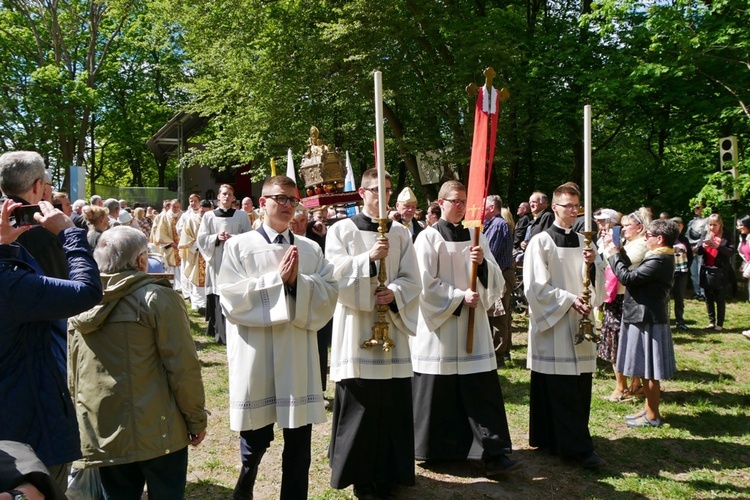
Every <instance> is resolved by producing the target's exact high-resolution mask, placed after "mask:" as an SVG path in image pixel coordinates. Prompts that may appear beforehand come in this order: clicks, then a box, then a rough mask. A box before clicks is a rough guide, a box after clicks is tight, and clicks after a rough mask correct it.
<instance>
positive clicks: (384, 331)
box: [362, 219, 396, 352]
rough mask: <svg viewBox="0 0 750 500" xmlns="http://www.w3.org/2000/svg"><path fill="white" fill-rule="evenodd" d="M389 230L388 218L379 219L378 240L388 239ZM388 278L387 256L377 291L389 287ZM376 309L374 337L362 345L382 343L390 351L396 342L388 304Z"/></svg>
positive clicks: (373, 328)
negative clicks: (390, 329) (389, 329)
mask: <svg viewBox="0 0 750 500" xmlns="http://www.w3.org/2000/svg"><path fill="white" fill-rule="evenodd" d="M387 230H388V219H378V232H379V233H380V236H378V241H383V240H387V239H388V238H387V237H386V236H385V233H386V231H387ZM386 279H387V276H386V273H385V258H383V259H380V269H378V287H377V288H376V289H375V291H376V292H381V291H383V290H387V287H386V286H385V281H386ZM375 311H376V312H377V313H378V319H377V320H376V321H375V324H374V325H372V337H370V338H369V339H367V340H365V341H364V343H363V344H362V347H364V348H365V349H369V348H370V347H375V346H379V345H382V346H383V351H385V352H388V351H390V350H391V349H393V348H394V347H396V343H395V342H394V341H393V340H392V339H391V338H390V337H388V320H387V319H386V315H387V314H388V304H378V305H377V306H375Z"/></svg>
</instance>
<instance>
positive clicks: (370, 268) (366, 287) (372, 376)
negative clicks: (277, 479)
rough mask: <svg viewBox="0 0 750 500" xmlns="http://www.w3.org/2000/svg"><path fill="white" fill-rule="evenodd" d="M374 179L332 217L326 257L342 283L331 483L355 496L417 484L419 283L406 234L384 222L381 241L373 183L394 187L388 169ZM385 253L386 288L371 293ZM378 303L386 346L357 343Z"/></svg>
mask: <svg viewBox="0 0 750 500" xmlns="http://www.w3.org/2000/svg"><path fill="white" fill-rule="evenodd" d="M385 184H386V185H385V186H379V185H378V174H377V170H376V169H370V170H367V171H365V173H364V174H362V184H361V187H360V188H359V195H360V196H361V197H362V199H363V201H364V204H363V208H362V212H361V213H359V214H357V215H355V216H354V217H352V218H351V219H346V220H342V221H339V222H337V223H336V224H333V225H332V226H331V228H330V229H329V230H328V236H327V238H326V257H327V258H328V260H330V261H331V264H333V266H334V269H335V271H334V274H335V277H336V279H337V280H338V283H339V302H338V305H337V306H336V312H335V313H334V316H333V340H332V342H331V380H333V381H335V382H336V393H335V398H334V402H333V430H332V433H331V445H330V449H329V452H328V455H329V458H330V461H331V486H332V487H334V488H346V487H347V486H349V485H350V484H353V485H354V494H355V496H357V497H358V498H389V496H390V495H391V488H392V486H393V485H395V484H397V485H403V486H412V485H414V429H413V425H412V400H411V378H412V374H413V373H412V369H411V353H410V352H409V342H408V338H409V336H410V335H413V334H414V330H415V329H416V323H417V312H418V305H419V304H418V297H419V292H420V290H421V288H422V286H421V283H420V281H419V275H418V272H417V259H416V256H415V254H414V246H413V244H412V239H411V233H410V232H409V231H408V230H407V229H406V228H405V227H404V226H403V225H401V224H400V223H398V222H389V224H388V231H387V233H386V237H387V240H386V241H378V240H377V238H378V235H379V233H378V232H377V228H378V224H377V223H376V217H378V214H379V210H378V209H379V203H378V190H379V189H385V190H386V192H387V195H388V196H390V194H391V181H390V176H388V175H386V181H385ZM381 258H385V263H386V274H387V281H386V287H387V289H386V290H385V291H381V292H376V287H377V286H378V278H377V274H378V269H379V266H380V261H381ZM376 304H383V305H388V307H389V310H388V312H387V314H386V320H387V322H388V336H389V337H390V338H391V339H393V340H394V341H395V343H396V345H395V347H394V348H393V349H391V350H390V351H388V352H385V351H383V350H382V348H381V347H379V346H378V347H372V348H367V349H365V348H362V347H361V345H362V343H363V342H364V341H365V340H367V339H369V338H371V337H372V326H373V324H374V323H375V321H376V319H377V313H376V312H375V306H376Z"/></svg>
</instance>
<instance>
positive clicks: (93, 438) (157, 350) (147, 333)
mask: <svg viewBox="0 0 750 500" xmlns="http://www.w3.org/2000/svg"><path fill="white" fill-rule="evenodd" d="M94 259H95V260H96V263H97V265H98V266H99V270H100V271H101V273H102V282H103V284H104V287H105V291H104V298H103V300H102V302H101V303H100V304H99V305H98V306H96V307H94V308H93V309H91V310H89V311H87V312H84V313H82V314H79V315H78V316H76V317H74V318H71V319H70V323H69V325H70V326H69V366H68V370H69V373H70V380H71V382H70V384H71V394H72V397H73V403H74V405H75V408H76V414H77V417H78V427H79V430H80V433H81V451H82V453H83V459H82V460H81V461H80V462H78V463H76V464H75V465H76V466H78V467H83V468H86V467H99V471H100V476H101V481H102V487H103V489H104V496H105V498H121V499H131V498H132V499H133V500H136V499H140V498H141V495H142V493H143V486H144V483H145V484H147V485H148V494H149V498H159V499H180V498H184V494H185V483H186V474H187V461H188V452H187V445H188V444H192V445H193V446H196V445H198V444H199V443H200V442H201V441H202V440H203V438H204V437H205V434H206V410H205V397H204V392H203V382H202V380H201V373H200V362H199V360H198V355H197V354H196V351H195V344H194V342H193V338H192V336H191V334H190V324H189V321H188V315H187V311H186V310H185V304H184V302H183V300H182V297H180V295H179V294H178V293H177V292H175V291H174V290H173V289H172V288H171V286H170V284H169V282H168V281H166V280H157V279H156V278H154V277H152V276H149V275H148V274H146V269H147V266H148V246H147V243H146V237H145V236H144V235H143V233H142V232H141V231H140V230H138V229H135V228H132V227H126V226H118V227H114V228H111V229H109V230H108V231H106V232H104V233H103V234H102V235H101V237H100V238H99V242H98V244H97V247H96V249H95V250H94Z"/></svg>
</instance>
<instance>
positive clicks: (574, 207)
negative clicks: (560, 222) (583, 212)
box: [555, 203, 581, 212]
mask: <svg viewBox="0 0 750 500" xmlns="http://www.w3.org/2000/svg"><path fill="white" fill-rule="evenodd" d="M555 205H556V206H558V207H560V208H564V209H565V210H568V211H571V212H573V211H576V212H578V210H580V209H581V205H574V204H572V203H568V204H567V205H561V204H559V203H555Z"/></svg>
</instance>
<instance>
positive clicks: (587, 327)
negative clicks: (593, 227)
mask: <svg viewBox="0 0 750 500" xmlns="http://www.w3.org/2000/svg"><path fill="white" fill-rule="evenodd" d="M582 234H583V238H584V239H583V242H584V244H585V245H586V247H587V248H591V240H592V238H593V237H594V235H595V234H596V231H583V233H582ZM590 267H591V266H589V265H586V266H584V272H583V294H582V295H583V296H582V297H581V299H582V301H583V305H584V306H586V307H589V306H590V305H591V290H590V289H589V286H590V285H591V277H590V276H589V268H590ZM590 316H591V315H587V316H583V317H581V320H580V321H579V322H578V335H576V338H575V343H576V344H580V343H581V342H583V341H584V340H588V341H589V342H594V343H595V344H598V343H599V342H601V340H602V338H601V336H600V335H599V334H598V333H596V329H595V328H594V324H593V323H592V322H591V318H590Z"/></svg>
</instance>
